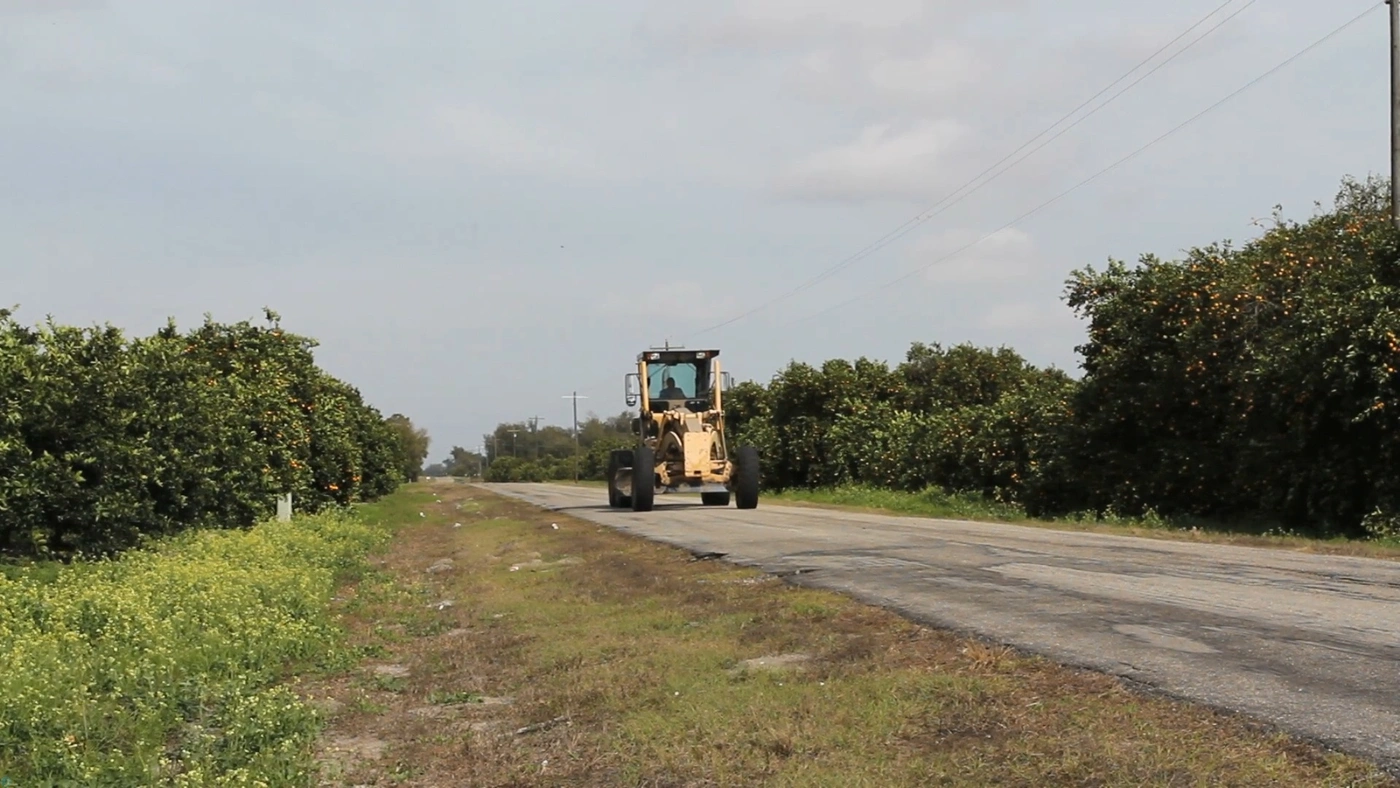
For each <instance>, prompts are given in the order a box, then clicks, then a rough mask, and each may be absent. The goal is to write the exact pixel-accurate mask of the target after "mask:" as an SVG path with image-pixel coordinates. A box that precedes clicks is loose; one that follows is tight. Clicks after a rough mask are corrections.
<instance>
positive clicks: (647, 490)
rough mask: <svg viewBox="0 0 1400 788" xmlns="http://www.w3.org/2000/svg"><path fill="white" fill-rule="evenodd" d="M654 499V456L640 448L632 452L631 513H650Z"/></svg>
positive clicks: (649, 449) (646, 449)
mask: <svg viewBox="0 0 1400 788" xmlns="http://www.w3.org/2000/svg"><path fill="white" fill-rule="evenodd" d="M655 499H656V454H655V452H653V451H652V450H651V447H650V446H642V447H639V448H637V449H636V450H634V451H633V452H632V511H634V512H649V511H651V508H652V505H653V503H654V502H655Z"/></svg>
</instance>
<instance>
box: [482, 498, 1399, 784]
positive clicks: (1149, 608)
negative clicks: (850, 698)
mask: <svg viewBox="0 0 1400 788" xmlns="http://www.w3.org/2000/svg"><path fill="white" fill-rule="evenodd" d="M483 486H484V487H485V488H486V489H489V490H492V491H494V492H497V493H502V494H505V495H509V496H513V497H517V498H520V499H523V500H525V501H528V502H530V503H534V504H537V505H540V506H543V507H546V508H550V509H556V510H559V511H561V512H564V513H567V514H569V515H571V516H573V517H578V518H582V519H585V520H591V521H594V522H597V523H601V524H603V525H607V526H611V527H613V528H616V529H618V530H620V531H624V532H627V533H631V534H636V535H638V536H642V537H646V538H650V539H654V540H658V541H662V542H666V543H668V544H672V545H675V546H678V547H683V548H686V549H689V550H691V551H695V552H714V553H724V554H725V556H724V558H725V560H728V561H733V562H736V563H740V564H745V565H750V566H754V567H757V568H759V569H762V570H765V571H768V572H773V573H777V574H781V575H787V576H789V577H790V579H792V580H793V581H794V582H800V583H802V584H804V585H811V586H815V587H822V588H828V589H832V590H836V591H841V592H844V593H847V594H850V595H852V596H854V597H856V598H858V599H861V600H862V601H865V602H869V603H872V604H877V605H881V606H883V607H887V608H890V609H893V610H896V611H898V612H900V613H902V614H904V615H906V616H908V617H910V618H912V619H915V620H919V621H923V622H927V623H930V624H934V625H938V626H943V627H948V628H951V629H954V630H958V631H962V632H968V633H973V634H976V635H979V636H982V637H985V638H989V639H993V640H996V641H998V642H1002V643H1007V644H1012V645H1015V646H1017V647H1020V648H1023V649H1026V650H1029V651H1033V652H1038V653H1041V654H1044V655H1046V656H1049V657H1052V658H1054V659H1056V660H1058V661H1060V662H1064V663H1068V664H1072V665H1078V666H1083V667H1089V668H1093V669H1095V670H1100V671H1103V672H1106V673H1111V674H1115V675H1118V676H1122V677H1125V678H1128V679H1131V680H1133V681H1137V682H1142V683H1144V684H1147V685H1150V686H1152V687H1155V688H1158V689H1161V690H1163V691H1166V692H1168V693H1170V694H1173V695H1176V696H1178V697H1183V698H1189V699H1191V700H1195V701H1199V702H1203V703H1207V704H1210V705H1213V706H1216V707H1219V708H1226V709H1231V710H1234V711H1239V712H1243V713H1246V714H1249V715H1252V716H1254V717H1256V718H1258V719H1261V720H1264V721H1266V722H1270V723H1273V724H1275V725H1278V726H1279V727H1281V728H1283V729H1285V730H1287V731H1289V732H1292V733H1294V734H1298V735H1302V736H1305V737H1308V738H1312V739H1314V740H1318V741H1321V742H1324V743H1326V744H1329V745H1331V746H1334V747H1337V748H1338V749H1342V750H1345V751H1348V752H1352V753H1354V754H1357V755H1362V756H1366V757H1370V758H1373V759H1375V760H1377V761H1379V762H1381V763H1382V765H1384V766H1385V767H1386V768H1387V769H1388V770H1390V771H1393V772H1400V562H1390V561H1381V560H1372V559H1363V558H1348V557H1337V556H1321V555H1309V554H1304V553H1297V552H1291V551H1284V550H1273V549H1267V548H1248V547H1233V546H1227V545H1208V544H1194V543H1188V542H1171V541H1165V540H1156V539H1140V538H1134V537H1122V536H1107V535H1102V534H1087V533H1074V532H1066V531H1053V530H1048V529H1043V528H1032V527H1025V526H1015V525H998V524H989V523H970V522H961V521H951V520H929V519H916V518H908V517H889V516H881V515H870V514H853V513H847V512H840V511H830V510H821V509H812V508H801V507H784V506H770V505H767V504H766V503H765V502H762V501H760V503H759V508H758V509H756V510H749V511H739V510H738V509H735V508H734V507H733V506H730V507H728V508H712V507H705V506H701V505H700V504H699V500H698V497H697V496H663V495H659V496H657V506H656V509H655V510H654V511H652V512H648V513H640V514H639V513H634V512H632V511H630V510H613V509H609V508H608V507H607V493H606V491H605V490H603V489H602V488H596V489H594V488H587V487H583V488H580V487H572V486H560V485H546V484H491V485H483ZM794 574H795V576H794Z"/></svg>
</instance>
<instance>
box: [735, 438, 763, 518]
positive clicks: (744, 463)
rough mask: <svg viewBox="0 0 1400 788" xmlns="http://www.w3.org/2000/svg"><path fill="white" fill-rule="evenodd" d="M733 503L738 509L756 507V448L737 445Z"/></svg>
mask: <svg viewBox="0 0 1400 788" xmlns="http://www.w3.org/2000/svg"><path fill="white" fill-rule="evenodd" d="M734 503H735V505H736V506H737V507H738V508H740V509H756V508H758V449H756V448H754V447H753V446H741V447H739V453H738V454H737V455H735V457H734Z"/></svg>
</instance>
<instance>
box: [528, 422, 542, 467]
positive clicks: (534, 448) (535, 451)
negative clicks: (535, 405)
mask: <svg viewBox="0 0 1400 788" xmlns="http://www.w3.org/2000/svg"><path fill="white" fill-rule="evenodd" d="M528 421H529V422H530V459H532V460H538V459H539V458H540V442H539V440H538V439H536V438H535V433H536V432H538V431H539V426H540V417H539V416H531V417H530V418H529V419H528Z"/></svg>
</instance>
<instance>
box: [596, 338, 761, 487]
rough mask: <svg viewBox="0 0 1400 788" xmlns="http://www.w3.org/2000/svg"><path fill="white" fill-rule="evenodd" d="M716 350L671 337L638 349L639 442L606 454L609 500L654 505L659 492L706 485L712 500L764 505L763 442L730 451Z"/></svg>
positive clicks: (633, 391)
mask: <svg viewBox="0 0 1400 788" xmlns="http://www.w3.org/2000/svg"><path fill="white" fill-rule="evenodd" d="M727 382H728V375H727V374H724V373H722V372H721V371H720V368H719V351H718V350H685V349H682V348H674V347H670V346H669V345H668V346H667V347H665V348H653V349H651V350H647V351H644V352H642V353H639V354H637V371H636V372H633V373H629V374H628V375H627V377H626V394H627V405H628V407H638V406H640V410H641V415H640V416H639V417H638V418H636V419H634V420H633V423H632V431H633V433H635V434H636V435H637V445H636V446H635V447H633V448H631V449H622V450H619V451H614V452H612V454H611V455H609V457H608V471H607V473H608V505H610V506H612V507H615V508H626V507H630V508H631V509H632V511H634V512H648V511H651V509H652V506H653V504H654V501H655V496H656V494H657V493H658V492H660V493H663V494H665V493H684V492H691V493H700V500H701V502H702V503H703V504H705V505H706V506H728V505H729V499H730V496H731V494H732V495H733V497H734V502H735V505H736V506H737V507H738V508H740V509H753V508H755V507H757V506H758V450H757V449H755V448H754V447H752V446H741V447H739V448H738V450H737V451H731V450H730V447H729V443H728V440H727V439H726V436H725V432H724V408H723V401H724V400H723V397H724V389H725V387H726V384H727Z"/></svg>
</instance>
